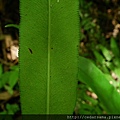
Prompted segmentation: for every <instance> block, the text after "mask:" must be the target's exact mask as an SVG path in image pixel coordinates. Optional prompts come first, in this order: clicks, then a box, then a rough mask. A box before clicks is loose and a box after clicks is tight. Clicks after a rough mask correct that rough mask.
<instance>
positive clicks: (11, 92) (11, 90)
mask: <svg viewBox="0 0 120 120" xmlns="http://www.w3.org/2000/svg"><path fill="white" fill-rule="evenodd" d="M4 88H5V89H6V90H7V91H8V92H9V94H11V95H13V89H12V88H11V87H10V86H8V85H5V86H4Z"/></svg>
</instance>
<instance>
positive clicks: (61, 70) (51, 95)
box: [20, 0, 79, 114]
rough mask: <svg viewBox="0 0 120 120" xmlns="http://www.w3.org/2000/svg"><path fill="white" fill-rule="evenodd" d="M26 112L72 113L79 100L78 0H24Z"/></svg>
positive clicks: (22, 61)
mask: <svg viewBox="0 0 120 120" xmlns="http://www.w3.org/2000/svg"><path fill="white" fill-rule="evenodd" d="M20 2H21V3H20V14H21V23H20V91H21V107H22V113H23V114H25V113H26V114H72V113H73V111H74V107H75V100H76V85H77V81H76V74H77V45H78V41H79V14H78V11H79V1H78V0H74V1H73V0H59V1H57V0H52V1H51V0H49V1H45V0H40V1H38V0H32V1H30V0H26V1H25V2H24V0H21V1H20Z"/></svg>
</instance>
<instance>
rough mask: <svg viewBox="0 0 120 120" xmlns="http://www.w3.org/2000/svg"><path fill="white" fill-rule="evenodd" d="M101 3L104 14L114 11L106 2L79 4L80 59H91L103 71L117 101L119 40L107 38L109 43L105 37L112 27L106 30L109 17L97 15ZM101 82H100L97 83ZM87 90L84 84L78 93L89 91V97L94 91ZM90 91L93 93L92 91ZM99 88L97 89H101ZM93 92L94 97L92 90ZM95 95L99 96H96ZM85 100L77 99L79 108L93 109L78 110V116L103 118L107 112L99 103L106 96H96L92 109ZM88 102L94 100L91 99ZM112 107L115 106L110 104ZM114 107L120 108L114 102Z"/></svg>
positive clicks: (119, 80) (84, 98)
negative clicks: (85, 115)
mask: <svg viewBox="0 0 120 120" xmlns="http://www.w3.org/2000/svg"><path fill="white" fill-rule="evenodd" d="M104 2H105V6H104V7H102V10H103V9H104V10H107V7H108V6H109V7H108V8H109V9H110V10H112V9H113V8H112V6H111V8H110V4H111V2H112V1H107V2H106V1H102V2H101V4H98V3H100V2H99V1H96V2H95V3H94V2H92V1H88V0H85V1H82V5H81V8H80V11H81V12H80V19H81V46H80V55H81V56H84V57H87V58H90V59H91V61H92V62H93V63H94V64H95V65H96V66H97V68H99V69H100V70H101V71H102V74H103V75H104V77H105V79H106V80H107V81H108V82H109V83H110V84H111V86H113V88H114V89H115V91H116V90H117V92H118V93H117V94H118V97H119V92H120V76H119V73H120V60H119V58H120V49H119V47H118V44H119V38H117V37H113V36H110V38H109V39H108V38H106V36H105V34H106V33H105V32H107V29H110V30H111V29H112V27H111V23H110V24H109V26H105V25H106V21H107V22H109V21H110V19H109V17H110V15H109V14H108V16H107V14H106V13H102V12H101V11H102V10H101V11H100V7H101V6H102V5H103V4H104ZM93 6H94V7H93ZM93 8H94V9H93ZM95 9H96V10H95ZM94 10H95V11H94ZM111 13H112V12H111ZM103 16H104V18H103ZM106 18H108V20H105V19H106ZM111 21H112V20H111ZM92 24H93V26H92ZM102 24H103V25H102ZM86 26H87V27H86ZM87 28H88V29H87ZM110 30H109V31H110ZM112 31H113V30H112ZM85 65H86V63H85ZM83 66H84V65H83ZM90 66H91V65H90ZM83 68H84V67H83ZM93 71H94V72H95V71H96V70H94V69H93ZM80 72H81V71H79V73H80ZM87 75H88V73H87V72H86V76H87ZM95 75H96V74H92V76H95ZM85 80H86V79H85V78H84V77H83V79H82V78H81V79H80V81H85ZM92 80H94V79H92ZM96 82H97V78H96ZM100 82H102V81H101V80H100ZM106 85H107V83H106ZM79 86H82V84H80V85H79ZM96 86H97V84H96ZM89 87H91V85H90V84H89V83H86V84H84V85H83V88H86V89H85V91H84V89H80V90H81V93H83V94H86V92H87V91H90V92H91V93H92V92H93V91H92V90H89ZM91 88H92V89H93V87H91ZM98 88H99V89H100V87H98ZM94 92H95V93H96V91H95V90H94ZM101 92H103V91H101ZM96 94H97V95H98V93H96ZM110 94H112V95H113V93H110ZM84 96H85V95H80V96H79V97H78V98H79V99H80V101H79V104H80V106H82V104H83V103H84V104H87V105H89V106H92V110H86V109H84V108H83V107H80V111H79V113H80V114H82V113H83V112H84V113H86V114H87V113H91V114H101V113H102V114H105V113H106V112H107V110H106V109H105V107H106V105H105V104H104V105H103V102H101V101H104V97H105V96H106V94H104V96H102V97H101V98H100V97H99V96H98V99H97V102H98V104H96V105H95V106H94V105H92V104H88V102H87V97H84ZM87 96H88V95H87ZM91 98H92V99H94V98H93V97H91ZM99 99H102V100H100V101H99ZM89 102H91V100H90V99H89ZM114 102H115V101H114ZM111 103H112V104H114V103H113V102H112V101H111ZM116 104H119V102H118V101H117V100H116ZM96 108H97V109H98V111H99V112H98V111H97V112H96ZM111 109H112V108H111ZM105 110H106V111H105ZM108 111H109V110H108ZM108 113H110V112H108ZM114 113H115V112H114ZM116 113H117V112H116Z"/></svg>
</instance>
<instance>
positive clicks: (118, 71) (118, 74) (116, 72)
mask: <svg viewBox="0 0 120 120" xmlns="http://www.w3.org/2000/svg"><path fill="white" fill-rule="evenodd" d="M114 72H115V74H116V75H117V77H118V79H119V80H120V68H115V69H114Z"/></svg>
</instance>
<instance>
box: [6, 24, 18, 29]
mask: <svg viewBox="0 0 120 120" xmlns="http://www.w3.org/2000/svg"><path fill="white" fill-rule="evenodd" d="M5 27H6V28H7V27H14V28H17V29H19V25H16V24H8V25H5Z"/></svg>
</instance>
